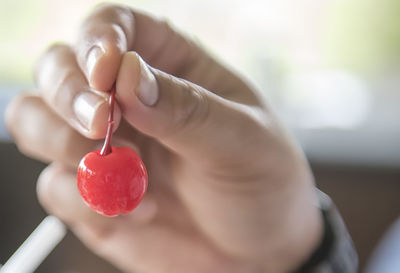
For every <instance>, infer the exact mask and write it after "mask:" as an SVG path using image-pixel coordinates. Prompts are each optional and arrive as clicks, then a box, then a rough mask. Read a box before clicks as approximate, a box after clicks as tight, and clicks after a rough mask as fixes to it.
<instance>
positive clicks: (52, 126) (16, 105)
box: [6, 94, 99, 167]
mask: <svg viewBox="0 0 400 273" xmlns="http://www.w3.org/2000/svg"><path fill="white" fill-rule="evenodd" d="M6 122H7V126H8V129H9V131H10V132H11V134H12V135H13V137H14V139H15V141H16V143H17V145H18V148H19V149H20V150H21V151H22V152H23V153H24V154H27V155H29V156H31V157H35V158H37V159H39V160H42V161H45V162H50V161H53V160H57V161H60V162H62V163H64V164H66V165H68V166H71V167H75V166H77V165H78V163H79V161H80V159H81V158H82V156H83V155H85V154H86V153H87V152H89V151H91V150H93V149H94V148H95V147H96V146H97V145H99V142H96V141H93V140H89V139H87V138H85V137H83V136H82V135H80V134H79V133H78V132H76V131H75V130H73V129H72V128H71V127H70V126H69V125H68V124H67V123H65V121H64V120H62V119H61V118H60V117H59V116H58V115H56V114H55V113H54V112H53V111H52V110H51V109H50V108H49V107H48V106H47V105H46V104H45V103H44V101H43V100H42V99H41V98H40V97H38V96H34V95H29V94H23V95H20V96H18V97H16V98H15V99H14V100H13V101H12V102H11V103H10V104H9V106H8V108H7V112H6Z"/></svg>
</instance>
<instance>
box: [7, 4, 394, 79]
mask: <svg viewBox="0 0 400 273" xmlns="http://www.w3.org/2000/svg"><path fill="white" fill-rule="evenodd" d="M273 1H286V2H287V3H290V1H291V0H273ZM299 1H301V0H299ZM313 1H314V2H313ZM313 1H311V2H310V1H308V3H314V4H315V5H316V6H318V5H319V4H320V0H313ZM113 2H117V3H124V4H130V5H133V6H136V7H139V8H142V9H146V10H148V11H149V12H152V13H153V11H155V10H158V11H159V12H161V13H162V14H164V13H169V14H170V15H171V14H172V16H173V17H174V18H175V17H176V16H178V17H179V16H180V15H182V14H185V13H188V8H189V7H191V6H192V8H193V7H199V6H198V5H200V4H201V2H199V1H198V0H187V1H184V2H183V1H182V2H179V1H175V2H174V1H169V0H168V1H167V0H165V1H164V0H117V1H113ZM170 2H171V3H170ZM98 3H99V1H97V0H69V1H62V0H0V83H18V84H30V83H31V82H32V67H33V65H34V63H35V60H36V59H37V57H38V56H39V55H40V54H41V53H42V52H43V51H44V50H45V48H46V46H47V45H48V44H49V43H51V42H53V41H55V40H60V41H71V39H73V38H74V37H75V35H76V33H75V31H76V30H77V28H78V25H79V23H80V22H81V20H82V19H83V18H84V17H85V16H86V15H87V14H88V12H89V11H90V10H91V9H92V8H93V6H95V5H96V4H98ZM176 3H180V4H178V5H177V4H176ZM211 3H213V2H210V1H208V2H207V1H206V2H205V4H202V6H201V7H199V8H202V9H204V10H202V11H200V10H198V9H197V10H196V9H192V12H193V10H195V11H194V12H196V13H199V14H206V16H209V18H204V17H201V16H194V14H192V15H193V16H186V17H185V16H181V19H182V18H186V19H184V20H183V21H182V20H181V25H182V26H185V22H186V24H189V25H190V24H192V26H193V21H195V20H197V21H199V22H197V24H198V25H201V26H202V28H201V29H197V32H196V33H193V34H194V35H196V36H199V37H202V39H204V41H205V43H204V46H205V47H207V48H210V51H213V49H215V44H217V43H220V44H223V43H224V41H223V39H224V35H225V33H223V32H221V33H219V34H218V35H219V36H216V34H215V33H214V34H213V31H212V29H214V28H215V27H216V26H217V24H221V23H222V22H221V21H220V19H221V18H223V16H221V15H220V13H221V11H220V10H219V9H218V10H213V9H216V6H210V5H212V4H211ZM230 3H231V2H229V0H225V3H222V4H224V5H223V6H224V8H225V10H224V14H225V15H227V14H235V13H234V12H233V10H230V9H234V8H236V9H237V10H235V12H236V13H238V12H239V13H240V14H244V9H243V8H245V7H247V5H248V6H251V5H253V10H252V12H253V13H251V12H249V10H247V13H248V14H247V15H248V16H251V15H252V14H253V15H254V13H255V12H256V11H257V10H258V11H259V10H260V9H261V7H264V6H265V8H266V9H267V8H268V6H269V5H270V4H271V3H270V1H265V2H262V1H261V2H260V1H258V2H257V1H254V3H253V2H251V1H250V2H249V3H246V2H243V3H242V4H241V5H237V4H236V5H233V4H232V5H230ZM255 3H256V4H255ZM326 3H328V4H327V5H325V6H324V7H327V10H324V11H321V14H322V13H324V14H327V16H322V17H323V18H322V19H319V20H322V22H321V21H316V22H313V24H316V25H320V26H321V29H320V32H321V33H322V35H320V36H321V37H318V38H316V39H317V40H318V42H319V47H318V48H316V49H315V50H316V51H318V52H317V53H316V55H318V56H321V61H320V62H321V63H320V64H319V65H320V67H322V68H328V69H329V68H335V69H346V70H352V71H355V72H365V71H373V72H374V73H376V72H379V71H385V70H387V69H391V67H393V66H396V65H397V66H399V64H400V0H328V1H327V2H326ZM207 5H209V7H205V6H207ZM245 5H246V6H245ZM220 6H221V5H220ZM289 6H290V5H289ZM256 8H257V10H255V9H256ZM210 10H212V11H213V12H211V13H210ZM309 10H312V7H310V6H306V5H304V10H299V11H298V12H299V13H301V14H303V15H304V16H307V12H308V11H309ZM201 12H203V13H201ZM257 14H258V16H263V15H262V13H261V15H260V12H258V13H257ZM264 16H265V15H264ZM167 17H168V16H167ZM174 18H169V19H171V21H172V22H174V20H173V19H174ZM243 18H245V17H243ZM243 18H242V21H240V22H238V23H240V24H246V23H248V24H249V25H248V26H247V27H248V29H249V31H247V33H245V34H243V33H238V34H237V35H245V37H243V47H237V44H232V43H231V44H229V42H227V43H226V41H225V43H226V44H223V47H219V49H220V52H219V53H218V55H220V53H221V52H232V51H237V52H236V53H237V54H236V53H235V54H233V55H235V56H242V57H240V59H241V62H242V63H240V64H239V65H243V64H245V65H246V67H249V69H247V71H250V72H254V70H256V69H260V67H261V66H262V65H264V64H260V63H256V62H260V59H261V58H262V57H255V55H257V56H258V55H259V54H260V53H259V51H261V53H263V52H265V51H266V50H265V48H264V45H269V47H268V50H269V51H270V48H272V46H270V45H274V42H275V41H271V40H268V39H269V38H271V35H269V34H268V33H266V34H265V40H262V39H263V37H264V36H260V35H259V36H257V37H255V38H253V40H251V39H252V38H251V37H253V36H252V32H251V30H252V29H253V30H254V25H251V23H249V21H251V20H250V19H251V18H247V19H248V20H246V19H245V20H243ZM277 18H286V19H285V20H287V22H291V18H287V17H285V14H282V16H277ZM185 20H186V21H185ZM188 20H190V22H188ZM253 21H254V20H253ZM235 22H236V21H235ZM235 22H233V23H235ZM253 23H254V22H253ZM257 24H258V25H260V29H264V27H263V26H267V25H274V24H275V25H279V23H277V22H274V21H273V20H272V21H269V20H259V21H258V22H257ZM292 24H296V22H292ZM224 27H225V29H224ZM224 27H221V28H216V29H220V30H222V31H226V32H227V33H234V32H235V31H236V30H235V26H234V25H232V26H230V25H227V26H224ZM229 27H231V28H232V29H226V28H229ZM242 29H246V28H242ZM265 29H268V27H265ZM288 29H289V34H288V35H289V36H290V37H296V38H294V39H303V40H302V41H305V40H307V39H309V37H310V35H316V36H317V35H319V34H314V33H312V32H311V31H309V30H307V29H305V30H304V33H305V35H304V36H301V35H297V33H295V32H296V30H295V28H293V29H292V32H293V33H290V31H291V28H290V27H289V28H288ZM210 30H211V31H210ZM284 31H288V30H287V29H285V28H284V27H282V32H284ZM307 31H308V33H307ZM189 32H190V33H191V31H189ZM210 33H211V34H210ZM213 35H214V36H213ZM272 36H273V35H272ZM311 37H313V36H311ZM260 38H261V40H260ZM218 39H219V40H218ZM249 39H250V40H249ZM278 39H279V38H278ZM238 40H240V39H238ZM221 41H222V42H221ZM227 41H229V40H227ZM285 43H286V44H285ZM289 43H292V44H293V43H294V44H296V41H294V42H293V39H286V38H283V39H282V41H276V43H275V44H276V45H279V47H277V46H275V48H279V52H278V53H279V55H280V56H288V55H290V54H287V52H286V51H287V50H286V49H287V48H290V47H289V46H287V44H289ZM281 45H282V46H281ZM285 50H286V51H285ZM289 50H291V49H289ZM276 53H277V52H275V51H273V50H272V52H269V54H276ZM249 56H252V57H251V58H250V57H249ZM245 58H247V59H246V60H243V59H245ZM284 62H287V63H285V64H284V65H285V66H290V63H291V59H290V58H287V59H284ZM260 65H261V66H260Z"/></svg>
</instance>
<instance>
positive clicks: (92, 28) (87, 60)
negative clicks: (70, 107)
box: [76, 5, 134, 91]
mask: <svg viewBox="0 0 400 273" xmlns="http://www.w3.org/2000/svg"><path fill="white" fill-rule="evenodd" d="M133 37H134V18H133V13H132V12H131V11H130V10H129V9H127V8H123V7H118V6H110V5H101V6H99V7H97V8H96V9H95V10H94V12H93V13H92V14H91V15H90V16H89V17H88V18H87V19H86V20H85V22H84V24H83V25H82V28H81V32H80V35H79V38H78V44H77V46H76V52H77V56H78V62H79V64H80V67H81V68H82V71H84V72H85V74H86V77H87V79H88V81H89V83H90V85H91V86H92V87H94V88H95V89H97V90H101V91H108V90H110V88H111V86H112V85H113V83H114V81H115V77H116V75H117V72H118V68H119V65H120V61H121V55H122V54H123V53H124V52H126V51H127V49H128V47H130V46H131V45H132V43H133Z"/></svg>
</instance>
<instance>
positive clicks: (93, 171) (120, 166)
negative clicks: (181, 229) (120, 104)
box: [77, 85, 147, 216]
mask: <svg viewBox="0 0 400 273" xmlns="http://www.w3.org/2000/svg"><path fill="white" fill-rule="evenodd" d="M114 97H115V85H114V86H113V88H112V90H111V95H110V100H109V104H110V113H109V116H108V127H107V135H106V138H105V141H104V145H103V148H102V149H101V150H97V151H93V152H90V153H88V154H87V155H85V156H84V157H83V158H82V160H81V162H80V163H79V167H78V175H77V182H78V189H79V192H80V194H81V196H82V198H83V200H84V201H85V203H86V204H87V205H88V206H89V207H90V208H91V209H93V210H95V211H96V212H98V213H100V214H103V215H105V216H117V215H119V214H127V213H129V212H131V211H132V210H133V209H134V208H136V207H137V205H138V204H139V203H140V201H141V200H142V198H143V196H144V194H145V192H146V189H147V172H146V167H145V166H144V164H143V161H142V160H141V159H140V157H139V156H138V155H137V154H136V153H135V152H134V151H133V150H132V149H130V148H126V147H121V148H116V147H111V137H112V130H113V124H114V117H113V114H114V100H115V99H114Z"/></svg>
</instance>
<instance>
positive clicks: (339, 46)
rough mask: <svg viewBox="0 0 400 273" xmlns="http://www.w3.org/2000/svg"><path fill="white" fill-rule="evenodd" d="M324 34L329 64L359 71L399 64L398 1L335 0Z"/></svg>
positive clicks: (399, 2) (375, 69)
mask: <svg viewBox="0 0 400 273" xmlns="http://www.w3.org/2000/svg"><path fill="white" fill-rule="evenodd" d="M323 36H324V38H323V50H324V54H325V55H326V56H327V65H328V66H333V67H340V68H343V67H345V68H348V69H352V70H356V71H361V72H369V71H372V72H377V71H379V70H386V68H391V67H393V66H399V64H400V1H399V0H337V1H334V2H333V6H332V8H331V9H330V12H329V16H328V17H327V20H326V28H325V31H324V35H323Z"/></svg>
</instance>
